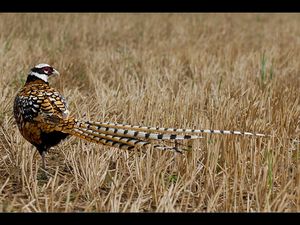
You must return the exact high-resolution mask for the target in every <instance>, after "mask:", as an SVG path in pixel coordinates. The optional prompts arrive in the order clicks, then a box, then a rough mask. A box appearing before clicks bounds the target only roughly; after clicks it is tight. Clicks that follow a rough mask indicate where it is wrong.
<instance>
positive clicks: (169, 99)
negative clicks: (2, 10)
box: [0, 14, 300, 212]
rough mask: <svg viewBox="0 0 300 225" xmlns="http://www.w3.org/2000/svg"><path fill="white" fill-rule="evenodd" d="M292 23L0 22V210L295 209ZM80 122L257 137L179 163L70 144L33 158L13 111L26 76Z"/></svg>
mask: <svg viewBox="0 0 300 225" xmlns="http://www.w3.org/2000/svg"><path fill="white" fill-rule="evenodd" d="M299 62H300V15H299V14H1V15H0V93H1V94H0V211H4V212H7V211H8V212H11V211H14V212H15V211H18V212H20V211H22V212H37V211H43V212H44V211H47V212H48V211H55V212H57V211H59V212H61V211H63V212H64V211H67V212H69V211H88V212H91V211H93V212H94V211H96V212H100V211H101V212H111V211H113V212H129V211H130V212H132V211H133V212H157V211H159V212H174V211H176V212H203V211H205V212H206V211H208V212H220V211H221V212H224V211H226V212H236V211H237V212H252V211H299V210H300V164H299V163H300V160H299V157H300V155H299V151H300V147H299V144H297V143H293V142H292V141H291V140H289V138H299V135H300V99H299V96H300V88H299V87H300V76H299V75H300V74H299V73H300V71H299V69H300V64H299ZM38 63H48V64H50V65H52V66H53V67H54V68H56V69H57V70H58V71H59V72H60V74H61V76H60V77H56V78H54V79H52V80H50V83H51V85H52V86H54V87H56V88H57V89H58V90H60V91H61V92H62V93H63V94H64V96H65V97H66V98H67V100H68V102H69V110H70V111H71V114H72V115H74V116H76V117H77V118H80V119H91V120H94V121H111V122H120V123H127V124H135V125H147V126H161V127H176V128H192V129H228V130H242V131H251V132H260V133H265V134H270V135H272V137H271V138H259V137H258V138H254V137H248V136H235V135H218V134H214V135H207V134H203V137H204V138H202V139H200V140H196V141H193V142H183V144H185V145H190V144H192V148H190V149H189V151H187V152H185V153H184V154H178V153H175V152H171V151H163V152H162V151H159V150H156V149H152V148H146V149H137V150H134V151H130V152H126V151H124V150H118V149H115V148H111V147H105V146H101V145H97V144H93V143H88V142H86V141H83V140H80V139H78V138H75V137H71V138H69V139H68V140H66V141H64V142H62V143H61V144H60V145H58V146H57V147H56V148H54V149H51V151H50V152H49V154H48V155H47V158H46V159H47V169H48V172H49V173H50V174H51V175H50V176H49V179H48V180H45V179H42V178H41V176H40V174H41V170H40V167H41V158H40V156H39V154H37V152H36V150H35V148H34V147H33V146H32V145H31V144H29V143H28V142H27V141H26V140H25V139H24V138H23V137H22V136H21V134H20V133H19V131H18V129H17V126H16V124H15V121H14V118H13V114H12V106H13V99H14V97H15V95H16V93H17V91H18V90H19V89H20V88H21V87H22V86H23V84H24V81H25V79H26V76H27V73H28V71H29V69H30V68H32V67H33V66H34V65H36V64H38Z"/></svg>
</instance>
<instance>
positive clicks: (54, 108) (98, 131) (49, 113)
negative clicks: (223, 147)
mask: <svg viewBox="0 0 300 225" xmlns="http://www.w3.org/2000/svg"><path fill="white" fill-rule="evenodd" d="M54 75H59V72H58V71H57V70H56V69H54V68H53V67H51V66H50V65H48V64H45V63H42V64H38V65H36V66H35V67H33V68H32V69H31V70H30V72H29V74H28V76H27V80H26V82H25V85H24V87H23V88H22V89H21V90H20V91H19V92H18V94H17V96H16V97H15V100H14V108H13V111H14V117H15V120H16V123H17V125H18V128H19V130H20V133H21V134H22V136H23V137H24V138H25V139H26V140H27V141H28V142H30V143H31V144H32V145H34V146H35V147H36V149H37V151H38V152H39V154H40V155H41V157H42V167H43V169H45V154H46V152H47V151H48V150H49V149H50V148H51V147H53V146H55V145H57V144H58V143H59V142H60V141H62V140H63V139H65V138H67V137H68V136H70V135H72V136H77V137H79V138H81V139H84V140H87V141H90V142H95V143H99V144H103V145H108V146H111V147H116V148H120V149H126V150H130V149H133V148H136V147H143V146H146V145H150V144H152V143H151V140H174V141H177V140H191V139H197V138H201V136H199V134H201V133H219V134H238V135H252V136H261V137H262V136H265V135H264V134H259V133H250V132H241V131H228V130H194V129H175V128H162V127H147V126H134V125H128V124H119V123H111V122H94V121H83V120H78V119H76V118H74V117H73V116H70V115H69V110H68V104H67V101H66V99H65V98H64V97H63V95H62V94H61V93H59V92H58V91H57V90H56V89H54V88H53V87H51V86H50V85H49V83H48V78H49V77H51V76H54ZM180 133H181V134H180ZM189 133H190V134H189ZM191 134H192V135H191ZM153 147H154V148H155V149H160V150H175V151H178V152H181V150H180V149H179V148H178V147H176V146H175V147H169V146H165V145H157V144H156V145H153Z"/></svg>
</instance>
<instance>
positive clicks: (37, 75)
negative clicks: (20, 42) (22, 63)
mask: <svg viewBox="0 0 300 225" xmlns="http://www.w3.org/2000/svg"><path fill="white" fill-rule="evenodd" d="M52 75H59V72H58V71H57V70H56V69H54V68H53V67H52V66H50V65H48V64H46V63H40V64H38V65H36V66H35V67H33V68H32V69H31V70H30V71H29V74H28V77H27V81H26V82H29V81H33V80H36V79H40V80H43V81H45V82H46V83H48V78H49V77H50V76H52Z"/></svg>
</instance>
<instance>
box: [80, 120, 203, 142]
mask: <svg viewBox="0 0 300 225" xmlns="http://www.w3.org/2000/svg"><path fill="white" fill-rule="evenodd" d="M97 124H98V123H97V122H91V121H78V120H75V127H76V128H77V129H80V130H81V131H93V132H94V133H93V134H96V133H102V134H111V135H114V136H121V137H134V138H145V139H150V140H188V139H198V138H201V136H197V135H177V134H162V133H159V134H157V133H149V132H142V131H135V130H129V129H126V130H125V129H122V128H111V127H104V126H101V125H97ZM145 131H147V130H145Z"/></svg>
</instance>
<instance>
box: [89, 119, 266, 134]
mask: <svg viewBox="0 0 300 225" xmlns="http://www.w3.org/2000/svg"><path fill="white" fill-rule="evenodd" d="M88 123H89V124H91V125H93V126H98V127H99V126H100V127H105V128H106V129H107V128H109V129H127V130H134V131H139V132H142V131H146V132H158V131H159V132H162V133H171V132H173V133H193V134H202V133H208V134H237V135H250V136H259V137H266V136H269V135H265V134H260V133H251V132H244V131H230V130H194V129H176V128H163V127H147V126H135V125H129V124H120V123H110V122H103V123H101V122H93V121H89V122H88ZM191 137H194V136H191Z"/></svg>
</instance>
